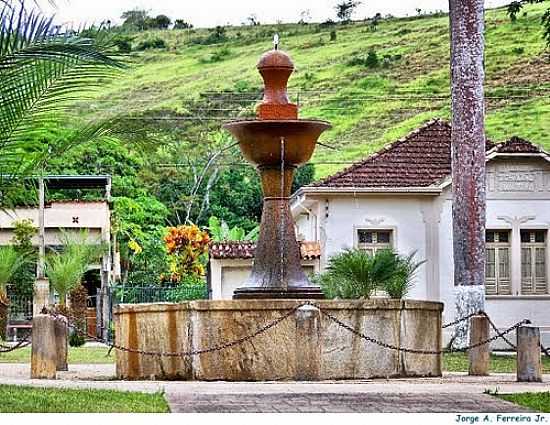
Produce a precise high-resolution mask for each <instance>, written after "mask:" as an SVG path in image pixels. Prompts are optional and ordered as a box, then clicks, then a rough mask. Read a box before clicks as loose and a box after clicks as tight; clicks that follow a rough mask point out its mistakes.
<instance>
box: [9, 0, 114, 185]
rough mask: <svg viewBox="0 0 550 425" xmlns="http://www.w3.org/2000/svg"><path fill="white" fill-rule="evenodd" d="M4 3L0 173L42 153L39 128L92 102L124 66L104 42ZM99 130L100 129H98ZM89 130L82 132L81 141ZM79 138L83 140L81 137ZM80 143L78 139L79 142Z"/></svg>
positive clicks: (50, 19) (104, 40) (59, 120)
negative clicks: (88, 99)
mask: <svg viewBox="0 0 550 425" xmlns="http://www.w3.org/2000/svg"><path fill="white" fill-rule="evenodd" d="M16 3H18V2H16V1H14V0H12V1H10V0H8V1H4V3H3V6H2V4H1V3H0V7H1V9H0V98H1V99H2V102H0V158H1V161H0V172H2V173H4V174H6V172H7V170H12V169H11V168H10V167H12V166H13V165H14V163H15V164H17V163H18V162H17V159H18V158H19V159H20V158H21V155H22V154H23V153H26V152H28V151H29V150H30V151H31V152H34V153H36V152H39V151H40V142H41V141H40V138H38V139H37V138H34V137H33V136H35V135H34V134H33V131H35V130H36V128H37V123H40V122H42V121H50V122H53V121H57V122H58V123H59V124H61V120H62V119H63V114H62V112H64V111H67V110H68V108H70V105H71V102H74V101H75V100H77V99H78V100H83V99H85V98H86V97H89V96H90V95H91V94H92V93H93V91H94V89H96V88H98V87H100V86H102V85H104V84H105V82H106V81H108V80H109V79H110V78H112V77H113V76H115V75H116V74H117V71H118V70H120V69H122V68H124V64H123V63H122V62H121V61H119V60H118V58H117V57H116V56H113V55H112V54H111V47H112V46H111V45H110V44H109V41H108V40H106V39H104V38H97V39H89V38H84V37H80V36H79V35H78V34H77V33H75V32H73V31H70V30H63V29H62V28H60V27H59V26H56V25H55V24H54V23H53V20H52V18H51V17H47V16H44V15H43V14H42V13H41V12H40V11H34V10H32V11H27V10H26V9H25V7H24V2H22V6H20V7H17V5H16ZM96 127H97V126H96ZM86 132H88V133H89V129H86V130H85V131H84V132H82V134H81V136H82V135H83V134H85V133H86ZM76 139H82V137H78V138H76ZM76 139H75V140H76Z"/></svg>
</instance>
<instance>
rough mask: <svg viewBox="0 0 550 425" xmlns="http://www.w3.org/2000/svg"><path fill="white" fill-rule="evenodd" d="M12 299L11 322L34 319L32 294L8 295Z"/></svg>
mask: <svg viewBox="0 0 550 425" xmlns="http://www.w3.org/2000/svg"><path fill="white" fill-rule="evenodd" d="M8 298H9V300H10V303H9V307H8V321H9V322H24V321H29V320H32V296H25V295H15V294H11V295H8Z"/></svg>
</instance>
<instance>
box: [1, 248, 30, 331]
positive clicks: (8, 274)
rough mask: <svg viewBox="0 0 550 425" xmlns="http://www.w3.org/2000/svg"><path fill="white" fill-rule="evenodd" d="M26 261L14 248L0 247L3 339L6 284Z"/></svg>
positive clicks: (6, 306)
mask: <svg viewBox="0 0 550 425" xmlns="http://www.w3.org/2000/svg"><path fill="white" fill-rule="evenodd" d="M27 261H28V257H27V256H25V255H22V254H21V253H19V252H17V250H16V249H15V248H14V247H12V246H2V247H0V338H3V337H5V331H6V325H7V320H8V306H9V299H8V291H7V287H8V283H10V280H11V279H12V277H13V275H14V274H15V273H16V272H17V270H19V269H20V268H21V267H23V266H24V265H25V264H26V263H27Z"/></svg>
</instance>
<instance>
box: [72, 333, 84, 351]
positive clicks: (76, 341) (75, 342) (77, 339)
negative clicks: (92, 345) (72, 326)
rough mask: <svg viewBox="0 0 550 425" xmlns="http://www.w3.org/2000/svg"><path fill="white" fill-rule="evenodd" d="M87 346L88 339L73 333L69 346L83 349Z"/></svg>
mask: <svg viewBox="0 0 550 425" xmlns="http://www.w3.org/2000/svg"><path fill="white" fill-rule="evenodd" d="M84 344H86V338H84V336H83V335H80V334H79V333H78V332H74V331H73V332H71V334H70V335H69V345H70V346H71V347H75V348H77V347H82V346H83V345H84Z"/></svg>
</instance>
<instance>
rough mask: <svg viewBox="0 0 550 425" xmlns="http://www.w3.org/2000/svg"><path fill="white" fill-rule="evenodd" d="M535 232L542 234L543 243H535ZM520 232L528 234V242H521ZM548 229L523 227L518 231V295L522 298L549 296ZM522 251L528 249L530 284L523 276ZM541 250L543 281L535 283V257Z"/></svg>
mask: <svg viewBox="0 0 550 425" xmlns="http://www.w3.org/2000/svg"><path fill="white" fill-rule="evenodd" d="M537 231H542V232H544V242H535V241H534V239H535V233H536V232H537ZM521 232H529V234H530V241H529V242H522V241H521ZM548 234H549V232H548V229H546V228H541V227H525V228H521V229H520V240H519V243H520V253H521V257H520V259H519V262H520V267H521V274H520V276H521V278H520V282H519V294H520V295H522V296H535V297H541V296H548V295H550V288H549V279H548V276H549V261H548V253H549V250H548ZM524 249H528V250H529V251H530V252H529V256H530V267H531V270H530V274H529V275H530V278H529V280H530V282H526V280H525V278H524V275H525V267H524V264H523V258H524V257H523V254H524ZM538 249H543V250H544V281H542V282H537V279H536V255H537V250H538ZM528 285H530V286H531V288H530V289H526V287H527V286H528Z"/></svg>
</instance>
